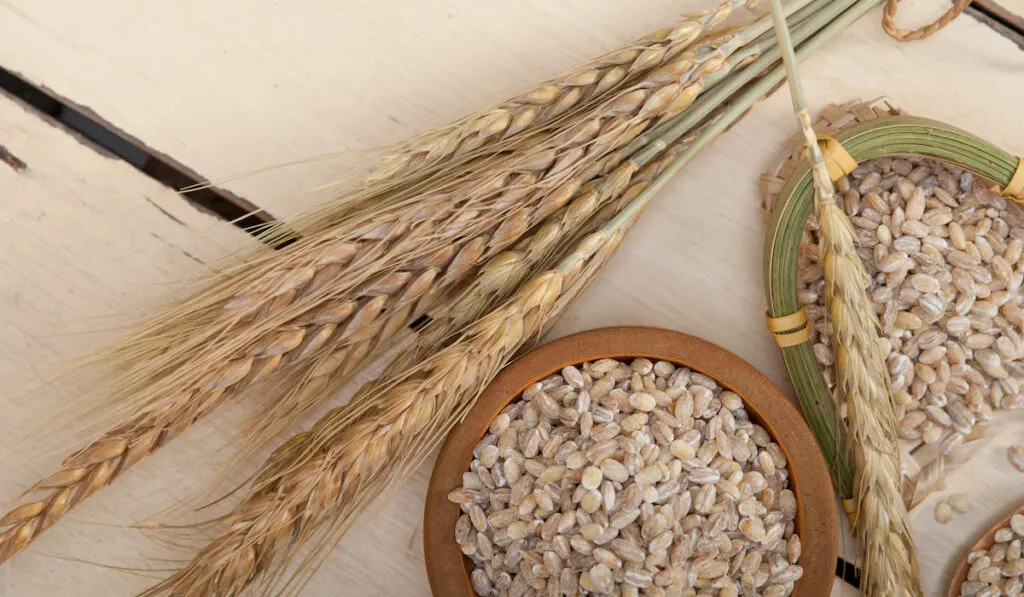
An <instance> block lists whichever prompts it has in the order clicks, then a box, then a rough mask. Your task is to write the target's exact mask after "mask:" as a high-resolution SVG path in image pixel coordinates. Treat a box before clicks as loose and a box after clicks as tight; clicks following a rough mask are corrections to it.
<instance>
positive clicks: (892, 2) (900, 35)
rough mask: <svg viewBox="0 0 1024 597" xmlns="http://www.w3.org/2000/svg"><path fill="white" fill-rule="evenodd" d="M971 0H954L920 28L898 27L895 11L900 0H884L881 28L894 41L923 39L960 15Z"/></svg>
mask: <svg viewBox="0 0 1024 597" xmlns="http://www.w3.org/2000/svg"><path fill="white" fill-rule="evenodd" d="M970 3H971V0H955V1H954V2H953V6H952V7H951V8H950V9H949V10H947V11H946V13H945V14H943V15H942V16H941V17H939V18H938V19H936V20H935V22H934V23H931V24H929V25H925V26H924V27H921V28H920V29H900V28H899V27H897V26H896V11H897V10H899V4H900V0H886V2H885V8H884V9H883V10H882V29H885V32H886V33H888V34H889V37H891V38H893V39H895V40H896V41H917V40H919V39H924V38H926V37H928V36H930V35H931V34H933V33H935V32H936V31H938V30H939V29H942V28H943V27H945V26H946V25H948V24H949V23H950V22H951V21H952V20H953V19H955V18H957V17H958V16H960V13H962V12H963V11H964V9H965V8H967V5H968V4H970Z"/></svg>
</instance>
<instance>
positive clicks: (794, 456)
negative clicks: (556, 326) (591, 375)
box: [423, 327, 839, 597]
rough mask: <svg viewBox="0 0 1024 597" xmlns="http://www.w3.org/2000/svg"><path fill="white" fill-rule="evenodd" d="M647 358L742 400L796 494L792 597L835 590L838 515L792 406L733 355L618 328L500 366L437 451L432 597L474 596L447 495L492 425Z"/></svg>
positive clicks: (430, 493) (430, 499)
mask: <svg viewBox="0 0 1024 597" xmlns="http://www.w3.org/2000/svg"><path fill="white" fill-rule="evenodd" d="M635 357H646V358H649V359H652V360H664V361H669V362H671V363H676V364H678V365H683V366H685V367H688V368H690V369H691V370H693V371H697V372H700V373H703V374H705V375H707V376H709V377H711V378H713V379H715V380H716V381H718V383H719V384H720V385H722V386H723V387H724V388H727V389H729V390H732V391H733V392H736V393H737V394H739V396H740V397H741V398H742V399H743V402H744V405H745V407H746V409H747V412H748V413H749V415H750V418H751V420H753V421H755V422H756V423H758V424H760V425H761V426H763V427H764V428H765V429H766V430H767V431H768V433H769V434H770V435H771V436H772V438H773V439H774V440H775V441H776V442H777V443H778V444H779V446H780V447H781V448H782V451H783V452H784V453H785V454H786V459H787V461H788V468H789V472H790V488H791V489H792V490H793V492H794V493H795V494H796V501H797V517H796V529H797V533H798V534H799V535H800V540H801V541H802V542H803V555H802V556H801V558H800V565H801V566H803V568H804V576H803V578H801V579H800V580H799V581H798V582H797V584H796V588H795V591H794V592H793V594H794V595H799V596H801V597H812V596H813V597H818V596H821V595H828V594H829V593H830V591H831V590H832V582H833V580H832V579H833V575H834V574H835V568H836V556H837V555H838V528H839V526H838V525H839V522H838V515H837V513H836V501H835V497H834V496H833V492H832V480H831V478H830V477H829V474H828V469H827V468H826V465H825V460H824V458H822V456H821V453H820V452H819V451H818V447H817V444H815V441H814V436H813V435H811V431H810V429H809V428H808V427H807V425H806V424H805V423H804V421H803V419H802V418H801V417H800V413H798V412H797V410H796V408H795V407H794V406H793V405H792V403H790V401H789V399H788V398H786V396H785V395H784V394H783V393H782V392H781V391H779V389H778V388H777V387H775V386H774V385H773V384H772V383H771V382H770V381H769V380H768V378H767V377H765V376H764V375H763V374H762V373H761V372H759V371H758V370H756V369H754V367H752V366H751V365H750V364H749V363H747V362H746V361H744V360H742V359H740V358H739V357H737V356H736V355H734V354H732V353H730V352H728V351H726V350H724V349H722V348H720V347H718V346H715V345H714V344H711V343H709V342H705V341H704V340H701V339H699V338H695V337H693V336H689V335H686V334H681V333H679V332H673V331H670V330H663V329H657V328H641V327H616V328H603V329H597V330H591V331H587V332H582V333H579V334H574V335H572V336H566V337H564V338H560V339H558V340H555V341H553V342H550V343H548V344H545V345H544V346H541V347H540V348H537V349H536V350H533V351H532V352H530V353H528V354H526V355H525V356H523V357H522V358H520V359H519V360H517V361H515V362H514V363H512V364H511V365H509V366H508V367H506V368H505V369H504V370H503V371H502V372H501V373H500V374H499V375H498V376H497V377H496V378H495V379H494V381H492V382H491V384H490V385H489V386H488V387H487V389H486V390H484V392H483V394H482V395H481V396H480V399H479V400H478V401H477V404H476V406H474V407H473V409H472V410H470V412H469V414H468V415H467V416H466V418H465V420H463V421H462V423H461V424H460V425H459V426H457V427H456V428H454V429H453V430H452V432H451V433H450V434H449V435H448V438H447V440H445V443H444V446H443V447H442V448H441V452H440V455H439V456H438V459H437V464H436V465H435V466H434V473H433V476H432V477H431V479H430V487H429V488H428V490H427V502H426V508H425V513H424V526H423V544H424V556H425V559H426V565H427V576H428V577H429V579H430V588H431V590H432V592H433V594H434V595H435V597H472V596H473V595H475V593H474V591H473V588H472V586H471V585H470V581H469V574H470V572H471V571H472V564H471V562H470V560H469V558H466V557H465V556H463V555H462V551H461V550H460V548H459V545H458V544H457V543H456V542H455V522H456V520H457V519H458V517H459V507H458V506H457V505H455V504H452V503H451V502H449V501H448V493H449V492H450V491H452V490H453V489H455V488H457V487H460V486H461V485H462V473H463V472H465V471H467V470H469V464H470V462H471V461H472V459H473V448H474V447H475V446H476V444H477V443H478V442H479V441H480V439H481V438H482V437H483V436H484V435H485V434H486V433H487V428H488V427H489V426H490V424H491V420H492V419H493V418H494V417H495V416H497V415H498V413H499V412H501V409H503V408H504V407H505V406H506V405H507V404H508V403H509V402H511V401H512V400H515V399H517V398H519V396H520V394H521V393H522V391H523V390H524V389H525V388H526V387H527V386H529V385H530V384H532V383H534V382H536V381H539V380H541V379H543V378H545V377H547V376H549V375H551V374H552V373H556V372H558V371H561V369H562V368H563V367H566V366H568V365H576V364H579V363H583V362H585V361H593V360H596V359H602V358H619V359H624V358H635Z"/></svg>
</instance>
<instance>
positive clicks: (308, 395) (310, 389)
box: [251, 148, 675, 445]
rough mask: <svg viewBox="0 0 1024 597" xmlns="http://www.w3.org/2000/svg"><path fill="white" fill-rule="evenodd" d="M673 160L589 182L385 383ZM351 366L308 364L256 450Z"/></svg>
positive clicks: (495, 267)
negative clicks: (603, 208) (585, 225)
mask: <svg viewBox="0 0 1024 597" xmlns="http://www.w3.org/2000/svg"><path fill="white" fill-rule="evenodd" d="M674 157H675V152H674V150H673V149H671V148H670V149H669V150H666V151H665V152H664V154H663V155H662V156H661V157H659V159H658V160H656V161H654V162H653V163H649V164H647V166H646V167H643V168H641V167H640V166H641V165H643V163H645V162H642V163H639V164H638V163H637V162H634V161H632V160H627V161H626V162H625V163H621V164H619V166H617V167H616V168H615V169H614V170H613V171H612V172H611V173H609V174H608V175H606V176H603V177H601V178H599V179H596V180H593V181H591V182H589V183H587V184H586V185H585V186H584V187H583V188H582V189H581V191H580V192H579V193H578V194H577V196H576V197H575V198H574V199H573V200H572V201H571V202H570V203H569V204H568V205H566V206H564V207H562V208H561V209H559V210H558V211H557V212H555V213H554V214H552V215H551V216H549V217H548V218H547V219H546V220H545V221H544V223H543V224H542V225H540V226H539V227H537V228H536V229H535V230H534V231H532V232H531V233H530V234H529V235H528V236H526V237H524V238H522V239H520V241H519V242H517V243H516V245H515V247H514V248H513V249H511V250H507V251H503V252H502V253H499V254H498V255H495V256H494V257H492V258H490V259H489V260H488V261H487V262H486V263H485V264H484V265H482V266H481V267H480V268H479V270H478V272H477V273H476V274H475V275H474V276H473V277H472V278H471V279H470V280H469V281H468V282H466V283H465V284H464V285H463V286H464V288H461V289H459V291H457V292H455V293H454V294H455V295H456V296H457V298H456V299H454V300H452V301H449V302H447V303H445V304H442V305H438V308H437V310H436V311H437V314H436V316H435V317H434V318H433V320H432V321H431V322H430V323H429V324H428V325H427V326H425V327H424V328H423V329H422V330H420V331H419V333H418V335H417V338H416V340H415V342H413V343H412V345H411V346H410V347H408V348H406V349H405V350H403V351H402V352H401V353H400V355H399V356H398V357H396V358H395V359H394V360H393V361H392V363H391V364H390V365H389V366H388V369H387V370H386V372H385V376H387V375H388V374H397V373H398V372H399V371H401V370H402V369H404V368H405V367H407V366H410V365H412V364H414V363H417V362H419V361H420V360H422V359H423V358H425V357H426V356H428V355H429V354H432V353H433V352H434V351H436V350H437V347H438V346H440V345H441V344H442V342H443V341H444V340H445V339H447V338H448V337H449V336H451V335H452V334H454V333H456V332H458V331H459V330H461V329H462V328H463V327H465V326H466V325H468V324H469V323H470V322H472V321H474V320H476V319H477V318H478V317H480V316H481V315H483V313H485V312H486V311H487V310H489V309H490V308H492V307H493V306H494V305H495V304H496V303H497V302H500V301H503V300H505V299H507V298H508V297H509V296H510V295H511V294H512V293H513V292H514V291H515V289H516V288H517V287H518V286H519V285H520V284H521V283H522V282H523V281H524V280H525V279H526V277H527V276H528V275H530V274H532V273H536V272H535V270H536V268H537V267H539V266H541V265H544V264H546V262H547V261H548V260H549V258H550V255H551V254H552V253H553V252H554V251H555V250H556V249H557V248H558V247H560V246H564V245H565V244H566V243H567V242H576V241H578V240H579V239H578V237H579V236H580V235H581V232H580V231H582V230H585V228H584V224H585V223H587V222H588V221H590V222H591V223H590V224H589V225H588V228H592V227H593V226H594V225H595V223H596V222H600V223H603V221H604V220H607V219H609V218H610V217H611V216H612V215H614V214H615V213H617V211H618V210H619V209H621V207H622V202H623V201H624V200H629V199H631V198H634V197H635V196H636V195H637V194H639V193H640V192H641V191H642V190H643V189H644V188H646V186H647V185H648V184H650V182H651V180H653V179H654V177H655V176H657V174H658V173H659V172H660V171H661V169H663V168H664V167H665V166H666V165H667V164H668V163H669V162H670V161H671V160H672V159H673V158H674ZM609 202H611V204H609ZM602 207H606V208H608V209H605V210H603V211H604V213H603V215H602V212H600V211H599V210H601V209H602ZM595 215H597V216H600V217H596V216H595ZM587 231H588V232H589V231H590V230H587ZM351 361H352V359H351V358H350V353H349V352H347V349H343V350H342V353H341V354H336V353H333V352H330V351H324V354H323V356H321V357H320V358H319V359H316V360H314V361H312V362H311V363H310V364H308V365H307V368H306V371H305V372H304V373H301V374H299V375H297V376H296V377H297V378H298V381H297V382H296V385H294V386H293V387H291V388H289V389H288V390H287V391H286V392H284V394H283V396H282V397H281V398H280V399H278V400H277V401H276V402H275V404H274V405H273V406H272V407H271V408H270V410H269V411H267V412H265V413H263V414H262V416H261V417H260V418H259V419H258V420H257V421H256V427H255V429H253V430H252V432H251V435H252V443H253V444H254V445H259V444H260V443H262V440H264V439H266V438H269V437H272V436H273V435H275V434H276V432H277V431H279V430H280V429H283V428H285V427H286V426H289V425H288V424H290V423H293V422H294V421H295V420H296V419H297V418H299V416H300V415H302V414H305V413H307V412H308V411H309V410H310V409H311V408H313V407H315V406H317V405H318V404H320V403H321V402H322V400H323V399H324V398H326V396H329V395H330V394H331V393H332V392H333V391H334V390H336V389H337V388H338V387H340V385H341V384H343V383H344V382H345V381H346V380H347V378H348V374H349V373H350V370H351V364H350V363H351Z"/></svg>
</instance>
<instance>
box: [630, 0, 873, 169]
mask: <svg viewBox="0 0 1024 597" xmlns="http://www.w3.org/2000/svg"><path fill="white" fill-rule="evenodd" d="M855 1H856V0H843V1H835V0H821V1H820V3H819V2H815V3H813V4H812V5H811V6H807V7H805V9H807V13H806V14H800V13H797V15H795V16H794V19H797V18H799V19H800V20H801V23H800V24H799V25H797V27H796V28H795V32H796V33H795V37H796V39H797V40H798V42H803V41H804V40H806V39H807V38H808V37H810V36H811V35H813V34H814V33H816V32H818V31H819V30H821V29H822V28H823V27H824V26H825V25H826V24H827V23H829V22H831V21H832V20H833V19H835V18H836V17H837V16H838V15H839V14H840V13H842V12H843V11H844V10H846V9H847V8H849V7H850V6H851V5H852V4H854V3H855ZM822 6H824V7H825V9H824V10H821V7H822ZM819 11H820V12H819ZM759 43H760V45H750V46H747V47H746V48H744V49H743V50H742V51H740V52H738V53H737V54H735V55H732V56H730V57H729V59H728V61H727V62H726V65H725V66H723V67H722V70H721V71H719V72H717V73H714V74H712V75H709V76H708V77H707V79H708V80H707V85H708V86H709V87H711V86H712V85H714V87H713V88H712V90H711V91H710V92H707V93H705V94H702V95H701V96H700V97H699V98H698V99H697V100H696V101H695V102H694V104H693V105H692V106H690V108H688V109H687V110H686V111H685V112H683V113H682V114H679V115H678V116H675V117H673V118H671V119H669V120H667V121H665V122H664V123H662V124H660V125H658V126H657V127H655V128H654V129H652V130H651V131H650V132H649V133H646V134H644V135H641V136H640V137H637V139H635V140H634V141H633V142H632V143H630V144H629V145H628V146H626V148H625V149H624V150H623V155H624V156H626V157H629V156H633V155H634V154H637V152H640V150H641V149H643V148H645V147H647V146H649V145H651V144H652V143H654V144H655V146H657V145H660V143H655V142H656V141H658V140H660V141H662V142H664V143H671V142H672V141H673V140H675V139H678V138H680V137H681V136H682V135H684V134H685V133H686V132H687V131H688V130H689V129H690V128H692V127H693V126H694V125H696V124H697V123H698V122H700V121H701V120H703V119H704V118H706V117H707V116H708V114H710V113H711V112H712V111H713V110H714V109H715V108H717V107H718V106H719V105H721V104H722V103H723V102H725V101H726V100H727V99H728V98H729V97H730V96H732V94H734V93H735V92H737V91H738V90H740V89H741V88H742V87H743V86H744V85H746V84H747V83H749V82H750V81H752V80H753V79H755V78H756V77H758V76H760V75H761V74H762V73H763V72H764V71H765V70H766V69H767V68H768V67H769V66H771V65H772V64H773V63H775V62H776V61H777V60H778V59H779V57H780V52H779V49H778V47H777V42H776V40H775V37H774V36H768V37H766V38H765V39H763V40H761V41H760V42H759ZM753 56H759V57H758V58H757V59H756V60H755V61H754V62H752V63H750V64H749V65H747V66H745V67H743V69H742V70H741V71H740V72H738V73H732V71H733V69H735V68H736V67H737V66H738V65H740V64H743V62H744V61H746V60H749V59H750V58H751V57H753ZM660 149H661V148H658V150H651V151H648V152H642V153H639V154H638V155H636V156H635V157H633V161H634V162H635V163H637V164H640V165H642V164H644V163H646V162H647V161H649V160H650V159H651V157H653V155H656V154H657V153H658V152H659V151H660Z"/></svg>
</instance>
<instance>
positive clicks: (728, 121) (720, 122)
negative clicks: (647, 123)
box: [602, 0, 879, 233]
mask: <svg viewBox="0 0 1024 597" xmlns="http://www.w3.org/2000/svg"><path fill="white" fill-rule="evenodd" d="M776 1H777V0H776ZM878 2H879V0H858V1H857V2H856V3H855V5H854V6H853V7H852V8H850V9H849V10H847V11H846V12H845V13H843V14H841V15H839V16H838V17H836V18H835V19H834V20H832V21H831V22H830V23H829V24H828V25H826V26H825V27H824V28H823V29H822V30H821V31H820V32H819V33H818V34H817V35H815V36H814V37H813V38H811V39H810V40H809V41H808V42H807V43H806V44H805V45H804V47H802V48H800V52H799V56H800V58H805V57H806V56H808V55H809V54H810V53H811V52H813V51H815V50H816V49H818V48H819V47H821V45H822V44H823V43H825V42H827V41H829V40H831V39H832V38H834V37H835V36H836V35H837V34H838V33H839V32H840V31H842V30H843V29H845V28H846V27H848V26H849V25H850V24H851V23H853V22H854V21H855V20H857V18H859V17H860V16H861V15H863V14H864V13H865V12H867V11H868V10H869V9H870V8H871V7H873V6H874V5H876V4H878ZM784 74H785V69H784V67H783V66H781V65H780V66H777V67H775V68H774V69H772V70H771V71H770V72H769V73H767V74H766V75H764V76H763V77H761V79H759V80H758V81H757V82H756V83H754V84H753V85H751V86H750V87H749V88H748V89H747V91H745V92H744V93H743V95H742V96H741V97H740V98H739V99H738V100H737V101H736V102H734V103H731V104H729V106H728V107H726V108H725V110H724V111H723V112H722V113H721V114H720V115H719V116H718V117H716V118H715V119H714V120H712V121H711V122H709V123H708V124H707V125H706V126H705V127H704V128H703V129H702V130H701V134H700V136H699V137H698V138H697V139H696V140H695V141H693V142H692V143H690V144H689V145H688V146H687V147H686V149H684V150H683V151H682V152H680V154H679V156H678V157H676V159H675V161H673V162H672V164H670V165H669V166H668V167H667V168H666V169H665V171H664V172H663V173H662V174H661V175H659V176H658V178H656V179H655V180H654V182H652V183H651V185H650V186H649V187H648V188H647V189H646V190H645V191H644V192H643V193H640V194H639V195H637V197H636V199H634V200H633V201H631V202H630V203H629V205H627V206H626V208H625V209H623V210H622V211H621V212H620V213H619V214H618V215H617V216H616V217H615V218H614V219H612V220H611V221H610V222H608V224H606V225H605V227H604V228H602V231H604V232H606V233H610V232H612V231H613V230H614V229H615V228H619V227H621V226H623V225H625V223H626V222H629V221H630V220H632V219H633V218H635V217H636V216H637V215H639V213H640V212H641V211H642V210H643V209H644V208H645V207H647V204H648V203H650V200H651V198H652V197H653V196H654V194H655V193H657V192H658V190H660V189H661V188H662V187H663V186H665V184H666V183H667V182H668V180H669V179H670V178H671V177H672V175H673V174H675V173H676V172H678V171H679V170H680V169H681V168H682V167H683V166H685V165H686V164H687V163H688V162H689V161H690V160H691V159H693V156H694V155H696V154H697V152H698V151H700V150H701V149H702V148H703V147H704V146H705V145H707V144H708V143H709V142H710V141H711V140H712V139H714V138H715V137H717V136H718V135H719V134H721V133H722V132H723V131H725V129H727V128H728V127H729V126H731V125H732V124H733V123H734V122H735V121H736V120H738V119H739V117H740V116H741V115H742V114H743V113H744V112H745V111H746V110H747V109H748V108H750V106H752V105H753V104H754V103H755V102H756V101H757V100H759V99H760V98H761V97H762V96H764V95H765V94H766V93H768V92H769V91H771V89H772V88H773V87H775V85H777V84H778V83H779V82H780V81H781V80H782V78H783V76H784ZM688 112H689V111H688ZM689 116H690V115H689V114H687V117H688V118H684V119H683V120H682V121H681V122H680V123H678V124H677V125H676V126H675V127H673V131H674V132H673V134H674V135H677V136H676V137H675V138H679V137H681V136H682V135H683V134H685V132H686V131H688V130H689V128H690V126H689V125H687V123H688V121H689ZM684 125H686V126H684ZM668 138H669V139H671V138H672V137H671V136H670V137H668Z"/></svg>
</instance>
